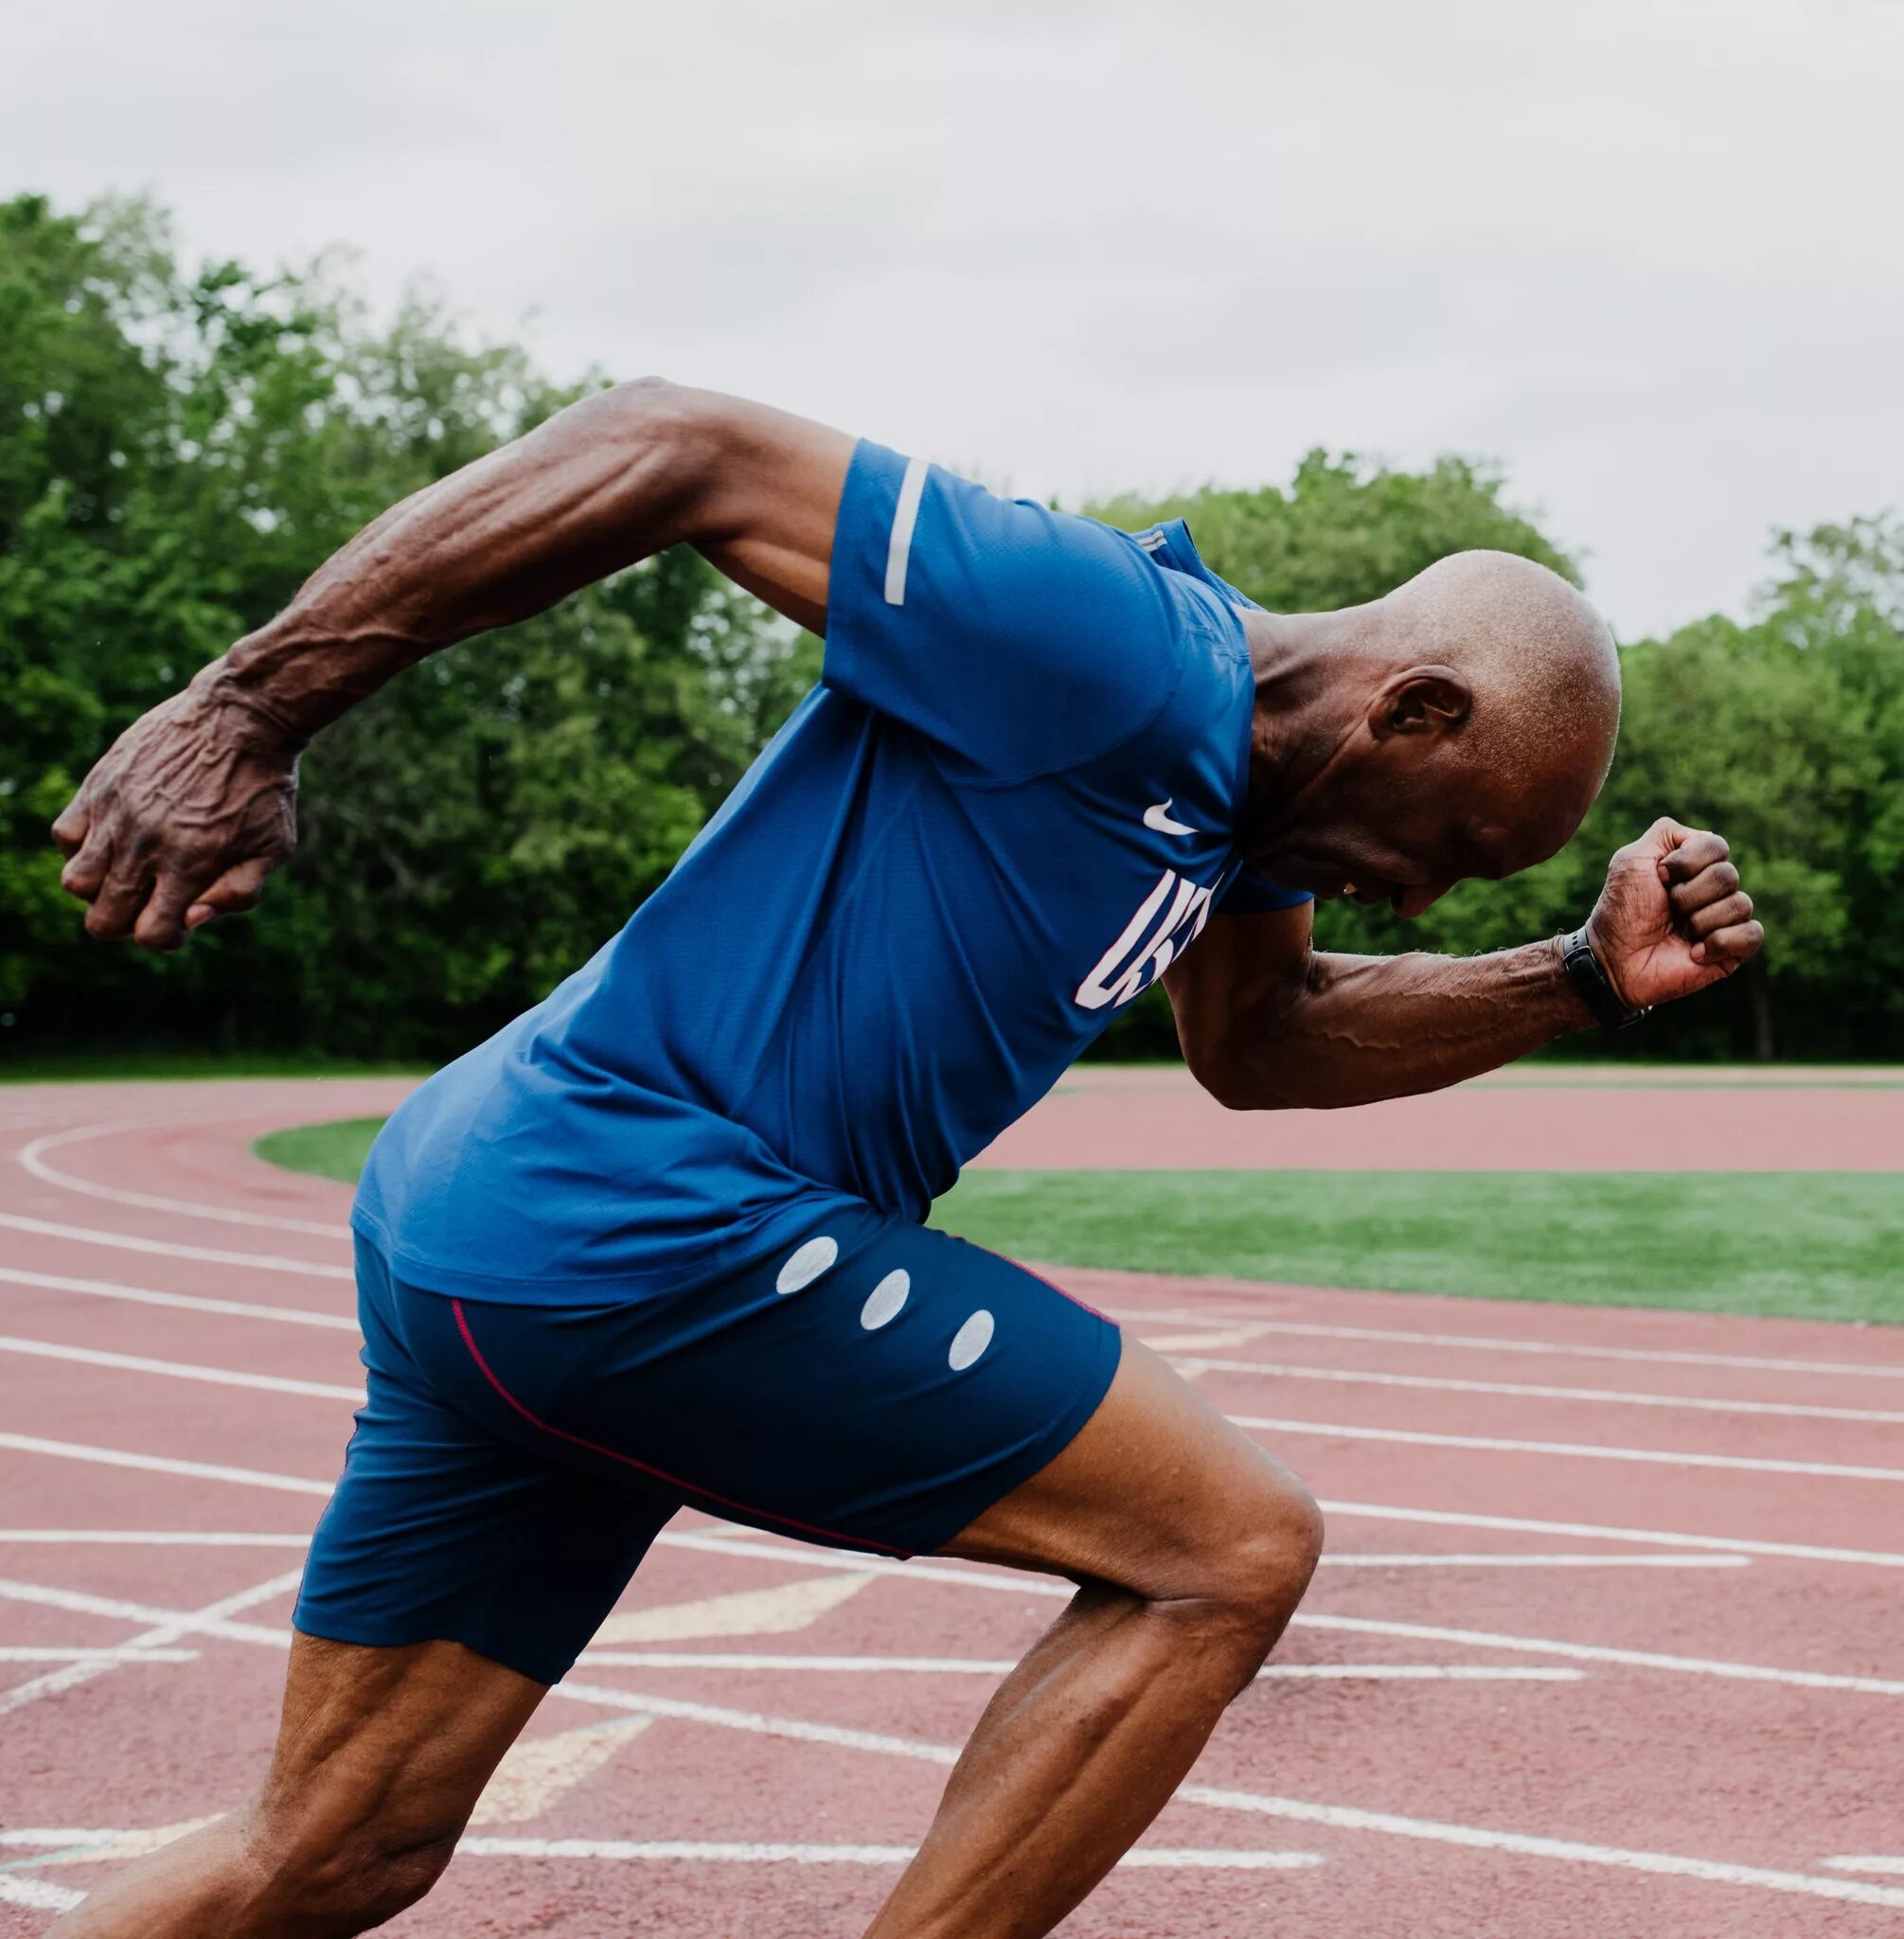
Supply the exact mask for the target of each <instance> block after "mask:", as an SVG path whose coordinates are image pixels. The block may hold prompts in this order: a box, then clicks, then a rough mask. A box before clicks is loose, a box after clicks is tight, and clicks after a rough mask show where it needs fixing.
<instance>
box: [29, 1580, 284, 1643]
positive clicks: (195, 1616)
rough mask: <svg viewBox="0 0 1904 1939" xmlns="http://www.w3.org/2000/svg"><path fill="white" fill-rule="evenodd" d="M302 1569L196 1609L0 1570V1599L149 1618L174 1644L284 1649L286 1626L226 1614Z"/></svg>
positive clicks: (270, 1592)
mask: <svg viewBox="0 0 1904 1939" xmlns="http://www.w3.org/2000/svg"><path fill="white" fill-rule="evenodd" d="M303 1574H304V1571H303V1570H302V1569H289V1570H287V1571H286V1572H285V1573H284V1574H282V1575H274V1576H273V1577H272V1578H271V1580H270V1581H269V1582H266V1583H261V1584H259V1585H258V1587H257V1588H255V1589H246V1590H242V1591H240V1593H239V1595H238V1597H237V1599H236V1600H234V1599H233V1598H231V1597H229V1596H227V1597H226V1598H225V1599H224V1600H223V1601H222V1602H217V1603H212V1604H209V1605H208V1606H207V1607H206V1608H205V1609H202V1610H172V1609H162V1608H160V1607H159V1606H158V1605H157V1604H154V1603H149V1602H128V1601H127V1600H126V1599H125V1598H124V1597H123V1596H117V1595H94V1594H92V1593H90V1592H88V1591H86V1590H83V1589H56V1588H54V1587H53V1585H52V1584H51V1583H47V1582H20V1581H16V1580H15V1579H14V1578H13V1577H11V1576H8V1575H0V1602H20V1603H28V1604H30V1605H32V1607H34V1608H36V1609H44V1610H67V1611H68V1612H70V1613H71V1614H73V1615H76V1616H107V1617H110V1618H111V1619H112V1620H114V1621H115V1622H120V1623H149V1624H151V1625H152V1626H153V1628H163V1629H172V1630H176V1631H177V1634H176V1635H172V1636H168V1637H167V1638H166V1639H165V1641H166V1643H176V1642H177V1641H178V1640H179V1638H180V1637H182V1636H222V1637H223V1638H224V1640H225V1641H226V1642H227V1643H257V1644H259V1645H264V1646H265V1647H268V1648H272V1649H288V1648H289V1647H290V1646H291V1631H290V1630H289V1629H280V1628H277V1627H276V1625H275V1624H271V1623H234V1622H232V1621H231V1620H230V1618H231V1617H232V1616H233V1615H234V1614H236V1613H237V1611H238V1610H246V1609H250V1608H252V1607H253V1606H254V1605H256V1604H258V1603H261V1602H269V1601H270V1600H271V1598H272V1597H273V1596H274V1595H281V1594H282V1593H283V1592H285V1591H286V1590H289V1589H295V1588H296V1587H297V1583H298V1580H299V1578H300V1577H301V1576H302V1575H303ZM148 1646H149V1645H148V1644H147V1643H146V1642H144V1641H142V1640H141V1639H140V1638H138V1637H136V1636H135V1637H133V1639H132V1641H131V1642H130V1643H122V1644H119V1645H117V1647H119V1648H121V1649H133V1648H145V1647H148ZM158 1646H160V1647H164V1645H163V1644H162V1645H158Z"/></svg>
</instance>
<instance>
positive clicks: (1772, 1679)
mask: <svg viewBox="0 0 1904 1939" xmlns="http://www.w3.org/2000/svg"><path fill="white" fill-rule="evenodd" d="M1324 1508H1325V1512H1327V1504H1326V1503H1325V1504H1324ZM657 1541H658V1542H667V1543H668V1544H670V1545H671V1546H673V1547H676V1548H688V1549H703V1550H705V1551H707V1552H708V1553H710V1554H713V1555H752V1556H754V1557H765V1556H767V1555H768V1554H771V1555H773V1557H774V1558H775V1559H776V1560H778V1561H785V1562H805V1563H806V1565H807V1566H808V1567H809V1568H813V1569H839V1568H845V1567H848V1566H850V1567H852V1568H853V1569H856V1570H859V1571H861V1572H863V1573H865V1572H869V1573H871V1574H877V1575H905V1576H910V1577H913V1578H914V1579H916V1580H918V1581H924V1582H954V1583H959V1584H962V1585H963V1586H964V1587H966V1588H968V1589H988V1590H990V1591H992V1592H994V1593H997V1594H1001V1595H1018V1596H1026V1595H1030V1596H1039V1597H1043V1598H1049V1599H1055V1600H1069V1598H1070V1597H1071V1596H1072V1595H1073V1594H1074V1593H1075V1592H1074V1591H1073V1590H1071V1589H1070V1588H1068V1587H1066V1586H1065V1585H1064V1584H1062V1583H1059V1582H1054V1581H1052V1580H1051V1579H1050V1578H1049V1577H1048V1576H1041V1575H1032V1574H1015V1573H1013V1572H1010V1571H1006V1570H998V1571H996V1572H992V1573H987V1572H986V1571H984V1570H980V1569H976V1568H967V1567H962V1566H961V1565H959V1564H957V1563H949V1562H893V1561H886V1560H884V1559H882V1558H881V1557H854V1558H853V1559H852V1561H851V1563H850V1564H848V1563H846V1562H845V1561H844V1560H832V1559H830V1558H829V1557H827V1556H826V1555H824V1554H819V1553H816V1552H815V1551H813V1550H811V1549H796V1548H792V1547H791V1546H789V1547H776V1548H773V1549H771V1550H770V1549H767V1548H765V1547H763V1546H760V1545H751V1544H750V1545H743V1544H741V1543H739V1542H732V1543H728V1542H723V1541H722V1540H721V1538H720V1537H719V1536H703V1535H663V1536H661V1537H659V1538H657ZM1290 1628H1302V1629H1338V1630H1344V1631H1352V1632H1354V1633H1356V1634H1358V1635H1365V1636H1394V1637H1402V1638H1406V1639H1407V1640H1409V1641H1411V1642H1417V1643H1418V1642H1438V1643H1459V1644H1461V1645H1464V1646H1467V1647H1470V1648H1477V1649H1506V1650H1514V1651H1520V1652H1524V1653H1526V1654H1528V1655H1532V1656H1560V1657H1567V1658H1572V1659H1574V1660H1575V1661H1577V1662H1581V1663H1621V1664H1625V1665H1627V1666H1628V1667H1630V1668H1635V1669H1651V1670H1669V1671H1673V1672H1676V1673H1678V1674H1681V1675H1686V1676H1709V1677H1729V1678H1734V1679H1737V1680H1740V1681H1747V1682H1766V1683H1785V1684H1788V1685H1791V1686H1793V1687H1795V1688H1798V1689H1803V1690H1848V1691H1855V1692H1857V1693H1858V1694H1860V1695H1861V1696H1875V1697H1904V1681H1893V1680H1890V1679H1887V1678H1881V1677H1857V1676H1839V1675H1835V1674H1833V1673H1830V1672H1827V1671H1824V1670H1784V1669H1775V1668H1770V1667H1767V1666H1765V1665H1762V1664H1759V1663H1732V1662H1728V1661H1725V1660H1723V1659H1718V1658H1707V1657H1695V1656H1666V1655H1662V1654H1660V1653H1658V1652H1656V1651H1651V1650H1639V1649H1621V1648H1617V1647H1615V1646H1613V1645H1600V1644H1586V1643H1566V1642H1559V1641H1555V1640H1552V1639H1549V1638H1545V1637H1539V1636H1514V1635H1507V1634H1504V1633H1502V1632H1500V1631H1497V1630H1491V1629H1444V1628H1431V1627H1430V1626H1429V1625H1427V1624H1423V1623H1400V1622H1386V1621H1379V1620H1377V1619H1375V1618H1373V1617H1362V1616H1331V1615H1322V1614H1311V1613H1310V1612H1309V1611H1308V1610H1297V1611H1296V1613H1295V1615H1294V1616H1293V1617H1292V1618H1291V1619H1290Z"/></svg>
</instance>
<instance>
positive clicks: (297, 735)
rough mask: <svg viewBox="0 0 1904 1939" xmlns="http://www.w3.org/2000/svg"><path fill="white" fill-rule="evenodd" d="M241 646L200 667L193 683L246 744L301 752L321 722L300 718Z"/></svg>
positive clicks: (286, 751)
mask: <svg viewBox="0 0 1904 1939" xmlns="http://www.w3.org/2000/svg"><path fill="white" fill-rule="evenodd" d="M242 645H243V643H242V642H240V648H241V647H242ZM240 648H234V649H232V651H231V652H229V653H227V654H225V655H224V657H223V658H222V659H219V660H214V661H213V662H212V663H211V665H210V666H208V667H204V668H202V669H201V670H200V672H199V674H198V676H197V678H196V679H194V680H193V682H192V685H194V686H195V687H197V688H198V689H199V691H200V692H201V693H202V694H203V695H204V696H205V700H206V701H207V702H208V703H210V704H211V705H212V706H214V707H215V708H217V709H218V710H219V712H220V714H221V715H222V716H223V717H225V718H226V719H228V720H231V721H232V722H233V726H234V731H235V732H236V733H237V734H238V735H239V736H240V738H242V739H243V740H245V741H246V743H247V744H250V745H255V746H256V747H257V748H258V750H259V751H260V752H269V753H281V754H287V755H293V756H295V755H299V754H302V753H303V752H304V750H305V749H306V748H307V747H308V746H309V745H310V744H311V734H312V733H313V732H314V731H315V729H316V727H317V726H321V725H322V724H323V722H321V721H318V722H314V723H311V725H306V724H305V723H304V722H303V721H302V720H300V719H299V709H298V707H297V706H296V704H295V703H294V702H293V701H291V700H288V699H287V698H286V697H285V696H283V695H281V694H279V693H276V692H275V691H274V690H273V687H272V685H271V683H270V681H269V678H268V676H267V675H266V674H265V673H264V671H263V669H262V668H259V667H253V666H251V665H248V664H246V662H245V661H243V660H242V659H240V657H239V654H240Z"/></svg>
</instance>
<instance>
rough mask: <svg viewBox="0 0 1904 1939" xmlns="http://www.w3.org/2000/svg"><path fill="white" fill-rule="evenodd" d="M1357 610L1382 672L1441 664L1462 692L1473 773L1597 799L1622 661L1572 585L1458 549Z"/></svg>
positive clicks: (1531, 565)
mask: <svg viewBox="0 0 1904 1939" xmlns="http://www.w3.org/2000/svg"><path fill="white" fill-rule="evenodd" d="M1365 611H1366V612H1367V614H1368V617H1369V621H1370V625H1371V629H1372V632H1373V635H1374V636H1373V638H1372V639H1371V640H1370V642H1369V644H1370V645H1371V646H1372V647H1373V648H1374V649H1376V650H1377V651H1378V652H1379V654H1380V655H1381V657H1382V658H1384V659H1385V660H1387V661H1388V662H1389V663H1390V665H1392V666H1393V667H1397V668H1401V667H1430V666H1439V667H1449V668H1450V669H1452V670H1453V671H1454V672H1456V673H1458V674H1459V675H1460V676H1461V677H1462V678H1463V679H1464V680H1465V681H1466V682H1467V684H1468V686H1469V687H1470V688H1471V689H1472V694H1473V713H1472V718H1471V720H1470V721H1469V722H1468V730H1467V731H1468V745H1469V754H1470V757H1471V758H1472V759H1473V761H1474V762H1475V763H1476V764H1477V765H1485V766H1486V767H1487V768H1490V769H1493V770H1495V771H1496V772H1497V773H1501V774H1503V777H1504V778H1505V777H1506V776H1507V775H1509V774H1511V775H1513V776H1514V777H1516V778H1519V779H1524V780H1528V781H1534V780H1536V779H1539V778H1545V779H1547V780H1549V781H1551V782H1554V783H1556V784H1559V783H1562V782H1564V781H1576V780H1577V781H1578V782H1579V783H1581V784H1582V785H1584V786H1585V787H1586V788H1587V790H1588V798H1589V799H1590V800H1591V799H1592V796H1593V794H1595V793H1597V792H1599V786H1600V783H1601V782H1602V781H1603V780H1604V779H1605V778H1606V774H1607V769H1608V767H1609V766H1610V763H1611V761H1612V758H1613V742H1614V740H1615V738H1617V736H1618V733H1619V726H1620V659H1619V654H1618V651H1617V650H1616V649H1615V648H1614V646H1613V636H1612V634H1611V633H1610V632H1609V631H1608V630H1607V624H1606V622H1605V620H1603V619H1602V618H1601V617H1600V615H1599V614H1597V613H1595V612H1594V611H1593V607H1592V606H1590V605H1589V604H1588V603H1587V600H1586V598H1585V597H1584V596H1582V594H1581V593H1580V591H1579V590H1578V588H1577V587H1575V586H1572V585H1570V584H1569V583H1568V582H1567V581H1566V580H1565V579H1563V578H1561V577H1560V576H1559V574H1558V573H1556V572H1549V571H1548V569H1547V568H1546V567H1545V566H1544V565H1537V564H1536V563H1535V562H1534V561H1533V560H1531V559H1522V558H1521V557H1519V556H1518V555H1517V554H1515V553H1512V552H1457V553H1454V554H1452V555H1451V556H1450V557H1449V558H1447V559H1443V560H1437V561H1436V562H1435V563H1434V564H1433V565H1431V566H1430V567H1429V568H1428V569H1427V570H1426V571H1425V572H1419V573H1416V574H1415V577H1414V578H1412V579H1410V580H1409V581H1408V582H1407V583H1406V584H1405V585H1401V586H1397V588H1396V590H1395V591H1394V592H1392V593H1391V594H1389V596H1387V597H1386V598H1385V599H1379V600H1378V601H1376V603H1375V604H1374V605H1373V606H1371V607H1369V608H1367V609H1365Z"/></svg>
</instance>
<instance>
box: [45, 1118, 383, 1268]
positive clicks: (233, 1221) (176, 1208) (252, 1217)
mask: <svg viewBox="0 0 1904 1939" xmlns="http://www.w3.org/2000/svg"><path fill="white" fill-rule="evenodd" d="M252 1115H253V1114H252V1113H250V1112H237V1113H234V1114H232V1115H230V1116H226V1117H218V1118H192V1119H187V1120H184V1121H182V1122H179V1123H159V1124H155V1123H153V1122H152V1121H151V1119H147V1118H116V1119H113V1120H110V1121H109V1122H107V1123H104V1124H95V1125H79V1126H76V1127H75V1128H74V1129H73V1130H68V1131H53V1132H51V1133H49V1134H48V1135H47V1136H45V1137H44V1138H35V1139H34V1140H33V1142H32V1143H31V1144H30V1145H28V1146H27V1147H25V1149H23V1150H22V1151H20V1152H19V1153H18V1154H17V1155H18V1157H19V1160H20V1163H21V1164H22V1165H25V1166H26V1168H27V1170H28V1171H29V1172H30V1173H31V1174H32V1175H33V1176H34V1177H35V1178H37V1179H38V1180H39V1181H40V1182H41V1183H43V1184H49V1185H57V1186H58V1187H59V1188H60V1189H61V1190H62V1191H67V1192H80V1193H83V1194H84V1196H85V1197H87V1198H89V1199H103V1200H105V1201H107V1202H108V1203H109V1204H114V1205H135V1206H138V1207H140V1208H141V1209H143V1210H145V1211H148V1212H176V1213H179V1214H182V1215H183V1216H184V1217H186V1218H187V1219H221V1220H222V1221H223V1222H224V1223H226V1224H228V1225H257V1226H263V1227H266V1228H268V1229H269V1230H271V1231H273V1232H301V1233H308V1234H310V1235H311V1236H313V1237H316V1238H341V1239H345V1240H348V1238H349V1237H350V1228H349V1227H348V1226H347V1225H340V1224H336V1223H334V1222H332V1221H330V1220H326V1219H286V1218H283V1217H280V1216H279V1215H277V1214H276V1213H270V1212H245V1211H240V1209H239V1208H238V1207H236V1206H232V1205H207V1204H204V1203H201V1202H200V1201H196V1200H191V1199H166V1198H161V1197H159V1196H158V1195H157V1194H156V1193H153V1192H129V1191H127V1190H125V1189H124V1187H123V1186H119V1185H102V1184H98V1183H95V1182H94V1181H93V1180H91V1179H87V1178H75V1177H74V1176H73V1174H72V1173H71V1172H69V1171H61V1170H59V1169H58V1168H57V1167H56V1166H54V1165H48V1164H47V1163H46V1161H45V1158H44V1155H43V1154H44V1153H45V1152H47V1151H52V1150H56V1149H58V1147H61V1146H62V1145H78V1144H81V1143H83V1142H84V1141H86V1140H87V1139H91V1138H108V1137H113V1136H115V1135H116V1134H117V1133H118V1132H120V1131H148V1132H150V1131H173V1130H206V1129H210V1128H212V1127H214V1126H217V1125H221V1124H243V1123H246V1122H247V1121H249V1120H250V1118H251V1117H252Z"/></svg>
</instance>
